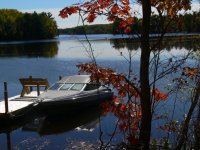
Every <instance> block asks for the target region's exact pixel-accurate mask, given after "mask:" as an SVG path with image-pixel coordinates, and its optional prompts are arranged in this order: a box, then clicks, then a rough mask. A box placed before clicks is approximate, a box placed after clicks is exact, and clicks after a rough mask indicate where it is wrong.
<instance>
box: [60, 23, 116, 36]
mask: <svg viewBox="0 0 200 150" xmlns="http://www.w3.org/2000/svg"><path fill="white" fill-rule="evenodd" d="M112 29H113V25H112V24H96V25H85V26H84V27H83V26H77V27H74V28H66V29H59V33H60V34H85V33H86V34H111V33H112V32H111V31H112Z"/></svg>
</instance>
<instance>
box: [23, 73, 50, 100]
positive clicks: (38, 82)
mask: <svg viewBox="0 0 200 150" xmlns="http://www.w3.org/2000/svg"><path fill="white" fill-rule="evenodd" d="M19 81H20V83H21V84H22V86H23V89H22V92H21V97H23V96H24V95H25V93H27V94H29V93H31V92H32V88H33V87H37V95H38V96H39V94H40V87H44V88H45V90H46V89H47V88H48V87H49V82H48V80H47V79H46V78H32V77H31V76H30V77H29V78H20V79H19Z"/></svg>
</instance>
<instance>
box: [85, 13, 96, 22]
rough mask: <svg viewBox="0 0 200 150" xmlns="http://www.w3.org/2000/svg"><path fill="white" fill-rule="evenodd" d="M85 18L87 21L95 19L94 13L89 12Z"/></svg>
mask: <svg viewBox="0 0 200 150" xmlns="http://www.w3.org/2000/svg"><path fill="white" fill-rule="evenodd" d="M86 19H87V21H88V22H89V23H91V22H93V21H94V20H95V19H96V15H95V14H90V15H89V16H88V17H87V18H86Z"/></svg>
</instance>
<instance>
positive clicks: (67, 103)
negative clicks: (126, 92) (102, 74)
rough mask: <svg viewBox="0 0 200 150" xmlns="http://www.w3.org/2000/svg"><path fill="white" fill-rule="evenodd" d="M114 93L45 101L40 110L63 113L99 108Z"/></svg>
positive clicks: (40, 105)
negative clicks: (93, 107)
mask: <svg viewBox="0 0 200 150" xmlns="http://www.w3.org/2000/svg"><path fill="white" fill-rule="evenodd" d="M112 96H113V93H112V92H105V93H100V94H99V93H98V94H93V95H77V96H74V97H66V98H63V99H59V100H50V101H43V102H41V103H39V105H38V106H39V108H40V110H42V111H43V112H45V113H52V114H56V113H63V112H69V111H81V110H82V109H86V108H91V107H92V106H98V105H100V104H101V103H102V102H104V101H107V100H110V99H111V98H112Z"/></svg>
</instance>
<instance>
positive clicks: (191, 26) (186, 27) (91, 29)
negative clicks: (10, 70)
mask: <svg viewBox="0 0 200 150" xmlns="http://www.w3.org/2000/svg"><path fill="white" fill-rule="evenodd" d="M177 17H178V19H177V20H180V21H179V22H177V21H174V22H171V24H170V26H168V28H167V31H166V32H168V33H170V32H171V33H172V32H173V33H176V32H185V33H191V32H200V12H193V13H192V14H187V13H186V14H184V15H179V16H177ZM164 20H165V22H166V25H165V24H164V26H167V22H168V21H167V20H171V18H167V17H166V16H164V17H162V18H160V17H159V16H158V15H152V16H151V23H150V27H151V28H150V33H161V31H163V28H161V27H163V24H162V23H163V22H164ZM119 25H120V23H119V22H118V21H115V22H114V23H113V24H100V25H87V26H85V28H83V26H78V27H74V28H66V29H59V32H60V34H84V29H85V31H86V33H87V34H123V30H122V29H119ZM131 28H132V29H131V33H130V34H140V33H141V28H142V19H139V18H136V17H134V24H132V27H131Z"/></svg>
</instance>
